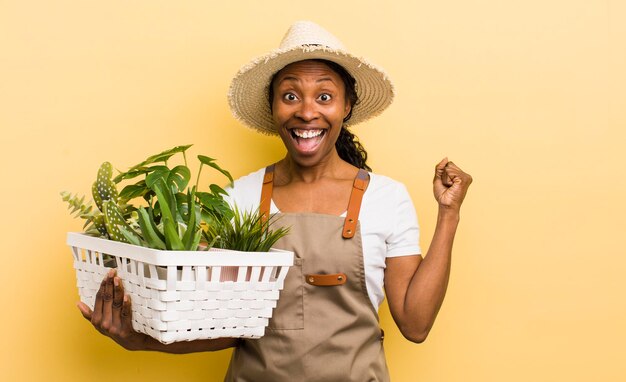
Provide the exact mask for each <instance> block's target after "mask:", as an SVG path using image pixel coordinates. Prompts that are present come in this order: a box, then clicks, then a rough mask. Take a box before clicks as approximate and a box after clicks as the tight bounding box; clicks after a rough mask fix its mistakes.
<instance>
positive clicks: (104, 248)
mask: <svg viewBox="0 0 626 382" xmlns="http://www.w3.org/2000/svg"><path fill="white" fill-rule="evenodd" d="M67 244H68V245H69V246H70V247H71V248H72V252H73V255H74V268H75V269H76V278H77V282H78V292H79V294H80V299H81V301H82V302H84V303H85V304H87V305H88V306H89V307H90V308H92V309H93V305H94V302H95V296H96V293H97V291H98V289H99V288H100V283H101V282H102V279H103V278H104V276H105V275H106V273H107V272H108V271H109V269H110V268H111V267H110V266H109V265H110V264H105V262H106V259H107V258H110V259H111V260H110V261H111V262H112V261H113V260H112V259H113V258H114V259H115V266H116V267H117V274H118V275H119V276H120V278H121V279H122V283H123V285H124V289H125V291H126V293H128V294H129V295H130V297H131V303H132V315H133V316H132V318H133V328H134V329H135V330H136V331H138V332H141V333H145V334H147V335H149V336H151V337H154V338H155V339H157V340H159V341H160V342H162V343H171V342H176V341H191V340H198V339H209V338H219V337H241V338H259V337H261V336H263V334H264V333H265V327H266V326H267V323H268V321H269V319H270V317H271V316H272V310H273V308H274V307H276V302H277V301H278V296H279V292H280V290H281V289H282V288H283V283H284V280H285V276H287V271H288V270H289V267H290V266H291V265H293V252H288V251H282V250H275V249H272V250H271V251H270V252H263V253H261V252H239V251H227V250H211V251H208V252H207V251H198V252H195V251H161V250H156V249H151V248H145V247H138V246H134V245H130V244H125V243H120V242H117V241H112V240H106V239H100V238H96V237H91V236H88V235H85V234H82V233H76V232H70V233H68V234H67ZM103 255H104V256H103ZM111 265H112V264H111Z"/></svg>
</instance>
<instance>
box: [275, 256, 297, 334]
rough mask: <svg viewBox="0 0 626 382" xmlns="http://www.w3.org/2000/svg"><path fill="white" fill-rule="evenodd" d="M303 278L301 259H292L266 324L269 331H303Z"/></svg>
mask: <svg viewBox="0 0 626 382" xmlns="http://www.w3.org/2000/svg"><path fill="white" fill-rule="evenodd" d="M303 283H304V278H303V276H302V259H298V258H296V259H294V264H293V266H291V267H290V268H289V272H288V273H287V277H286V278H285V287H284V288H283V290H281V291H280V298H279V299H278V304H277V305H276V308H274V312H273V314H272V318H271V319H270V322H269V324H268V329H269V330H281V329H304V296H303V295H304V285H303Z"/></svg>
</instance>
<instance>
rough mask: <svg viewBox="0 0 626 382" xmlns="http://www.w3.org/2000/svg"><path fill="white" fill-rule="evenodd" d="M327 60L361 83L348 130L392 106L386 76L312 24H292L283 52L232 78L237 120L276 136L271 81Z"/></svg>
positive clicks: (252, 64) (232, 102)
mask: <svg viewBox="0 0 626 382" xmlns="http://www.w3.org/2000/svg"><path fill="white" fill-rule="evenodd" d="M309 59H323V60H328V61H333V62H335V63H337V64H339V65H341V66H343V67H344V68H345V69H346V70H347V71H348V73H350V74H351V75H352V77H354V79H355V80H356V93H357V96H358V97H359V103H358V104H357V105H356V106H355V107H353V108H352V118H350V120H349V121H348V122H346V123H345V126H350V125H356V124H357V123H360V122H363V121H366V120H368V119H370V118H372V117H374V116H376V115H378V114H380V113H381V112H382V111H383V110H385V109H386V108H387V106H389V105H390V104H391V102H392V100H393V96H394V90H393V84H392V83H391V81H390V80H389V78H388V77H387V74H386V73H385V72H384V71H383V70H382V69H380V68H378V67H376V66H375V65H373V64H371V63H369V62H368V61H366V60H365V59H363V58H359V57H357V56H354V55H352V54H351V53H348V51H347V50H346V48H345V47H344V46H343V44H342V43H341V42H340V41H339V40H338V39H337V38H336V37H335V36H333V35H332V34H330V33H329V32H328V31H326V30H325V29H323V28H322V27H320V26H319V25H317V24H315V23H312V22H310V21H299V22H296V23H295V24H293V25H292V26H291V27H290V28H289V30H288V31H287V33H286V34H285V37H283V40H282V41H281V43H280V46H279V48H278V49H276V50H273V51H271V52H270V53H269V54H266V55H264V56H261V57H258V58H256V59H254V60H252V62H250V63H248V64H247V65H245V66H244V67H242V68H241V69H240V70H239V72H238V73H237V75H235V77H234V78H233V80H232V82H231V84H230V89H229V92H228V103H229V104H230V108H231V111H232V113H233V115H234V116H235V118H237V119H238V120H240V121H242V122H243V123H244V124H246V125H248V126H249V127H251V128H253V129H257V130H259V131H261V132H263V133H267V134H277V132H276V127H275V126H274V122H273V119H272V113H271V111H270V106H269V101H268V96H269V95H268V94H269V93H268V91H269V85H270V81H271V79H272V77H273V76H274V74H276V73H277V72H278V71H279V70H281V69H282V68H284V67H285V66H287V65H289V64H291V63H293V62H297V61H302V60H309Z"/></svg>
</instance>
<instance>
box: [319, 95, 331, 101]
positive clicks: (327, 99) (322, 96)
mask: <svg viewBox="0 0 626 382" xmlns="http://www.w3.org/2000/svg"><path fill="white" fill-rule="evenodd" d="M318 99H319V100H320V101H322V102H328V101H330V100H331V99H332V97H331V96H330V94H328V93H323V94H320V96H319V97H318Z"/></svg>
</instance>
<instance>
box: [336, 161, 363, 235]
mask: <svg viewBox="0 0 626 382" xmlns="http://www.w3.org/2000/svg"><path fill="white" fill-rule="evenodd" d="M368 183H369V174H368V173H367V171H365V170H363V169H362V168H360V169H359V172H358V174H357V175H356V178H355V179H354V184H353V185H352V193H351V194H350V202H349V203H348V212H347V213H346V219H345V220H344V223H343V232H342V236H343V238H344V239H352V237H353V236H354V233H355V231H356V223H357V221H358V220H359V212H360V211H361V201H362V200H363V194H364V193H365V189H366V188H367V184H368Z"/></svg>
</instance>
